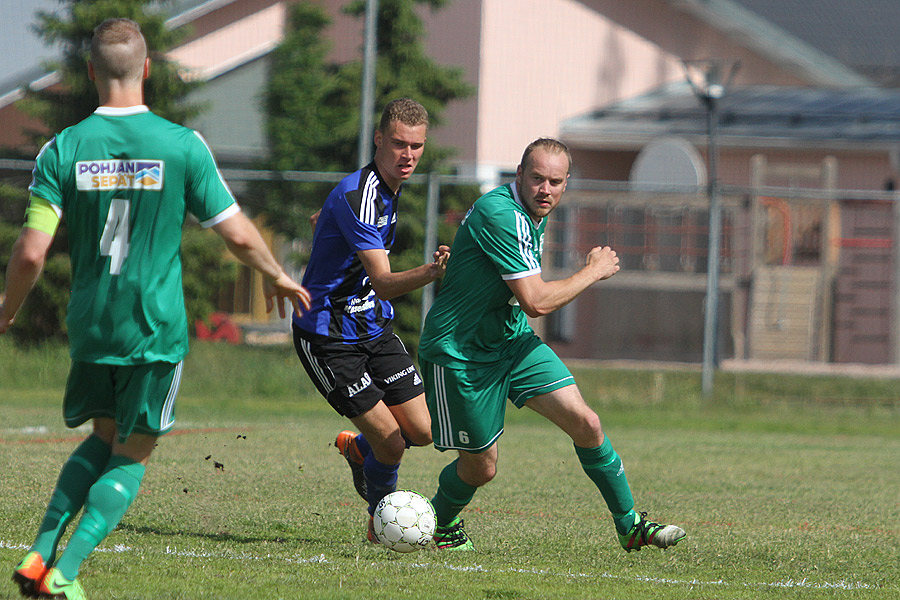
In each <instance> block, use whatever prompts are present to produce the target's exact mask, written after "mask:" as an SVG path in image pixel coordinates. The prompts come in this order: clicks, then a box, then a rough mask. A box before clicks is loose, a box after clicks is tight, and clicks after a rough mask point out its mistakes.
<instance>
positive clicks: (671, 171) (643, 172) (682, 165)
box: [628, 137, 706, 190]
mask: <svg viewBox="0 0 900 600" xmlns="http://www.w3.org/2000/svg"><path fill="white" fill-rule="evenodd" d="M628 180H629V181H630V182H631V188H632V189H637V190H639V189H642V188H643V189H650V188H656V189H658V188H660V187H702V186H705V185H706V165H704V164H703V159H702V158H701V157H700V153H699V152H697V149H696V148H694V147H693V146H692V145H691V144H689V143H688V142H687V140H685V139H684V138H679V137H663V138H658V139H655V140H653V141H652V142H650V143H649V144H647V145H646V146H644V147H643V149H641V151H640V153H638V156H637V159H635V161H634V165H633V166H632V167H631V174H630V175H629V176H628Z"/></svg>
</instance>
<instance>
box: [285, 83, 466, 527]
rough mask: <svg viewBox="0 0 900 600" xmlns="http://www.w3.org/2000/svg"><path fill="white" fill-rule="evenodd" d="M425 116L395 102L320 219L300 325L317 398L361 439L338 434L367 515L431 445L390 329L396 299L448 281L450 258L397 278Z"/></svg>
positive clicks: (409, 371)
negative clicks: (400, 229) (395, 263)
mask: <svg viewBox="0 0 900 600" xmlns="http://www.w3.org/2000/svg"><path fill="white" fill-rule="evenodd" d="M427 129H428V113H427V112H426V111H425V108H424V107H423V106H422V105H421V104H419V103H418V102H416V101H414V100H410V99H409V98H401V99H399V100H394V101H393V102H391V103H389V104H388V105H387V106H386V107H385V109H384V111H383V113H382V115H381V122H380V124H379V127H378V129H377V130H376V131H375V136H374V141H375V156H374V159H373V160H372V162H371V163H369V164H368V165H366V166H365V167H363V168H362V169H360V170H358V171H356V172H355V173H352V174H351V175H349V176H347V177H346V178H344V179H343V180H342V181H341V182H340V183H339V184H338V186H337V187H335V188H334V189H333V190H332V191H331V193H330V194H329V195H328V198H327V199H326V200H325V205H324V206H323V207H322V210H321V211H320V212H319V213H318V219H317V222H316V224H315V235H314V237H313V246H312V253H311V255H310V258H309V264H308V265H307V268H306V274H305V275H304V277H303V286H304V287H305V288H306V289H307V290H309V292H310V294H311V295H312V297H313V299H314V300H313V305H312V308H311V309H310V310H309V311H307V312H306V313H304V314H303V316H302V317H296V316H295V317H294V323H293V329H294V347H295V348H296V350H297V355H298V356H299V357H300V361H301V362H302V363H303V367H304V368H305V369H306V372H307V374H309V377H310V378H311V379H312V381H313V383H314V384H315V386H316V388H317V389H318V390H319V392H320V393H321V394H322V395H323V396H324V397H325V398H326V399H327V400H328V402H329V403H330V404H331V406H332V407H334V409H335V410H336V411H337V412H338V413H339V414H341V415H343V416H345V417H347V418H349V419H350V420H351V421H352V422H353V424H354V426H355V427H356V428H357V429H358V430H359V431H360V432H361V433H360V434H358V435H357V434H355V433H353V432H352V431H342V432H341V433H340V434H338V437H337V440H336V441H335V445H336V446H337V447H338V450H339V451H340V452H341V454H342V455H343V456H344V457H345V458H346V459H347V462H348V464H349V465H350V468H351V470H352V472H353V482H354V485H355V486H356V490H357V492H358V493H359V494H360V495H361V496H362V497H363V498H364V499H365V500H367V501H368V503H369V516H370V517H369V530H368V536H367V537H368V539H369V541H372V542H376V541H377V540H376V538H375V535H374V532H373V531H372V520H371V515H372V513H373V512H374V510H375V506H376V505H377V504H378V501H379V500H381V499H382V498H383V497H384V496H385V495H387V494H389V493H390V492H392V491H394V490H395V489H396V487H397V471H398V469H399V467H400V460H401V458H402V457H403V452H404V451H405V449H406V448H407V447H409V446H411V445H415V446H424V445H428V444H430V443H431V420H430V415H429V413H428V408H427V406H426V404H425V395H424V388H423V387H422V380H421V378H420V377H419V374H418V373H417V372H416V368H415V366H414V365H413V362H412V359H411V358H410V356H409V354H408V353H407V351H406V348H405V347H404V346H403V343H402V342H401V341H400V338H398V337H397V336H396V335H395V334H394V332H393V328H392V325H391V323H392V320H393V317H394V309H393V307H392V306H391V303H390V300H391V299H392V298H395V297H397V296H400V295H402V294H405V293H407V292H410V291H412V290H415V289H417V288H420V287H422V286H424V285H426V284H428V283H430V282H432V281H434V280H435V279H437V278H439V277H442V276H443V274H444V269H445V265H446V261H447V258H448V257H449V254H450V249H449V248H448V247H447V246H440V247H439V248H438V250H437V251H436V252H435V253H434V261H433V262H431V263H427V264H423V265H421V266H419V267H416V268H414V269H410V270H408V271H401V272H398V273H394V272H392V271H391V265H390V261H389V260H388V254H389V253H390V250H391V245H392V244H393V242H394V230H395V228H396V226H397V209H398V202H399V200H400V191H401V190H400V187H401V184H402V183H403V182H404V181H406V180H407V179H409V177H410V176H411V175H412V174H413V172H414V171H415V169H416V166H417V165H418V163H419V159H420V158H421V156H422V152H423V151H424V150H425V135H426V132H427Z"/></svg>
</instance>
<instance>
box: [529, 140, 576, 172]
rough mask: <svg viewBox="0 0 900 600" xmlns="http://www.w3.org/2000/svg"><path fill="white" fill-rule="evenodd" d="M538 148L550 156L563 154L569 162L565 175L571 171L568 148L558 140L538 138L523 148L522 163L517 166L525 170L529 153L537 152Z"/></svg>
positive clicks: (570, 155)
mask: <svg viewBox="0 0 900 600" xmlns="http://www.w3.org/2000/svg"><path fill="white" fill-rule="evenodd" d="M538 148H540V149H542V150H545V151H546V152H549V153H550V154H565V156H566V160H568V161H569V166H568V167H567V168H566V173H568V172H569V171H571V170H572V154H571V153H570V152H569V147H568V146H566V145H565V144H563V143H562V142H561V141H559V140H555V139H553V138H538V139H536V140H534V141H533V142H531V143H530V144H528V146H527V147H526V148H525V152H523V153H522V162H521V163H519V165H520V166H521V167H522V168H523V169H525V168H526V167H527V165H526V164H525V163H526V161H527V160H528V157H529V156H531V153H532V152H534V151H535V150H537V149H538Z"/></svg>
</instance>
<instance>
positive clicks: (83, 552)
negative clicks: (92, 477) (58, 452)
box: [56, 455, 144, 580]
mask: <svg viewBox="0 0 900 600" xmlns="http://www.w3.org/2000/svg"><path fill="white" fill-rule="evenodd" d="M143 477H144V465H142V464H141V463H139V462H134V461H133V460H131V459H130V458H125V457H124V456H118V455H116V456H113V457H112V458H110V459H109V464H108V465H107V467H106V471H105V472H104V473H103V475H101V476H100V478H99V479H98V480H97V483H95V484H94V485H92V486H91V489H90V491H89V492H88V495H87V501H86V502H85V504H84V515H82V517H81V521H80V522H79V523H78V528H77V529H75V533H73V534H72V537H71V538H70V539H69V544H68V545H67V546H66V550H65V552H63V554H62V556H61V557H60V559H59V562H58V563H56V567H57V568H58V569H59V570H60V571H61V572H62V575H63V577H65V578H66V579H69V580H72V579H75V577H77V576H78V569H79V567H81V563H82V562H84V559H86V558H87V557H88V555H89V554H90V553H91V552H93V551H94V548H96V547H97V546H98V545H100V542H102V541H103V539H104V538H105V537H106V536H108V535H109V534H110V532H112V530H113V529H115V528H116V525H118V524H119V521H121V520H122V517H123V516H125V511H127V510H128V507H129V506H131V503H132V502H133V501H134V499H135V497H136V496H137V493H138V488H139V487H140V486H141V479H142V478H143Z"/></svg>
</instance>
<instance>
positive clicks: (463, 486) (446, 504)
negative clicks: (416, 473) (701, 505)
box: [431, 458, 478, 527]
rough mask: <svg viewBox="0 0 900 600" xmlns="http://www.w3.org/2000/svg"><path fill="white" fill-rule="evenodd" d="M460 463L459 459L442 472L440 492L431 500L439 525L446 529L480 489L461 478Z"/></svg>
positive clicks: (439, 478) (439, 483) (439, 485)
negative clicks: (458, 467)
mask: <svg viewBox="0 0 900 600" xmlns="http://www.w3.org/2000/svg"><path fill="white" fill-rule="evenodd" d="M458 462H459V459H458V458H457V459H456V460H454V461H453V462H452V463H450V464H449V465H447V466H446V467H444V470H443V471H441V475H440V477H438V491H437V493H436V494H435V495H434V498H432V499H431V503H432V504H433V505H434V513H435V516H436V517H437V524H438V525H439V526H440V527H446V526H447V525H449V524H450V523H452V522H453V519H455V518H456V516H457V515H458V514H459V513H460V512H461V511H462V509H464V508H465V507H466V505H467V504H469V502H471V501H472V497H473V496H474V495H475V490H477V489H478V488H477V487H475V486H474V485H469V484H468V483H466V482H465V481H463V480H462V479H460V478H459V473H457V472H456V465H457V463H458Z"/></svg>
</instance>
